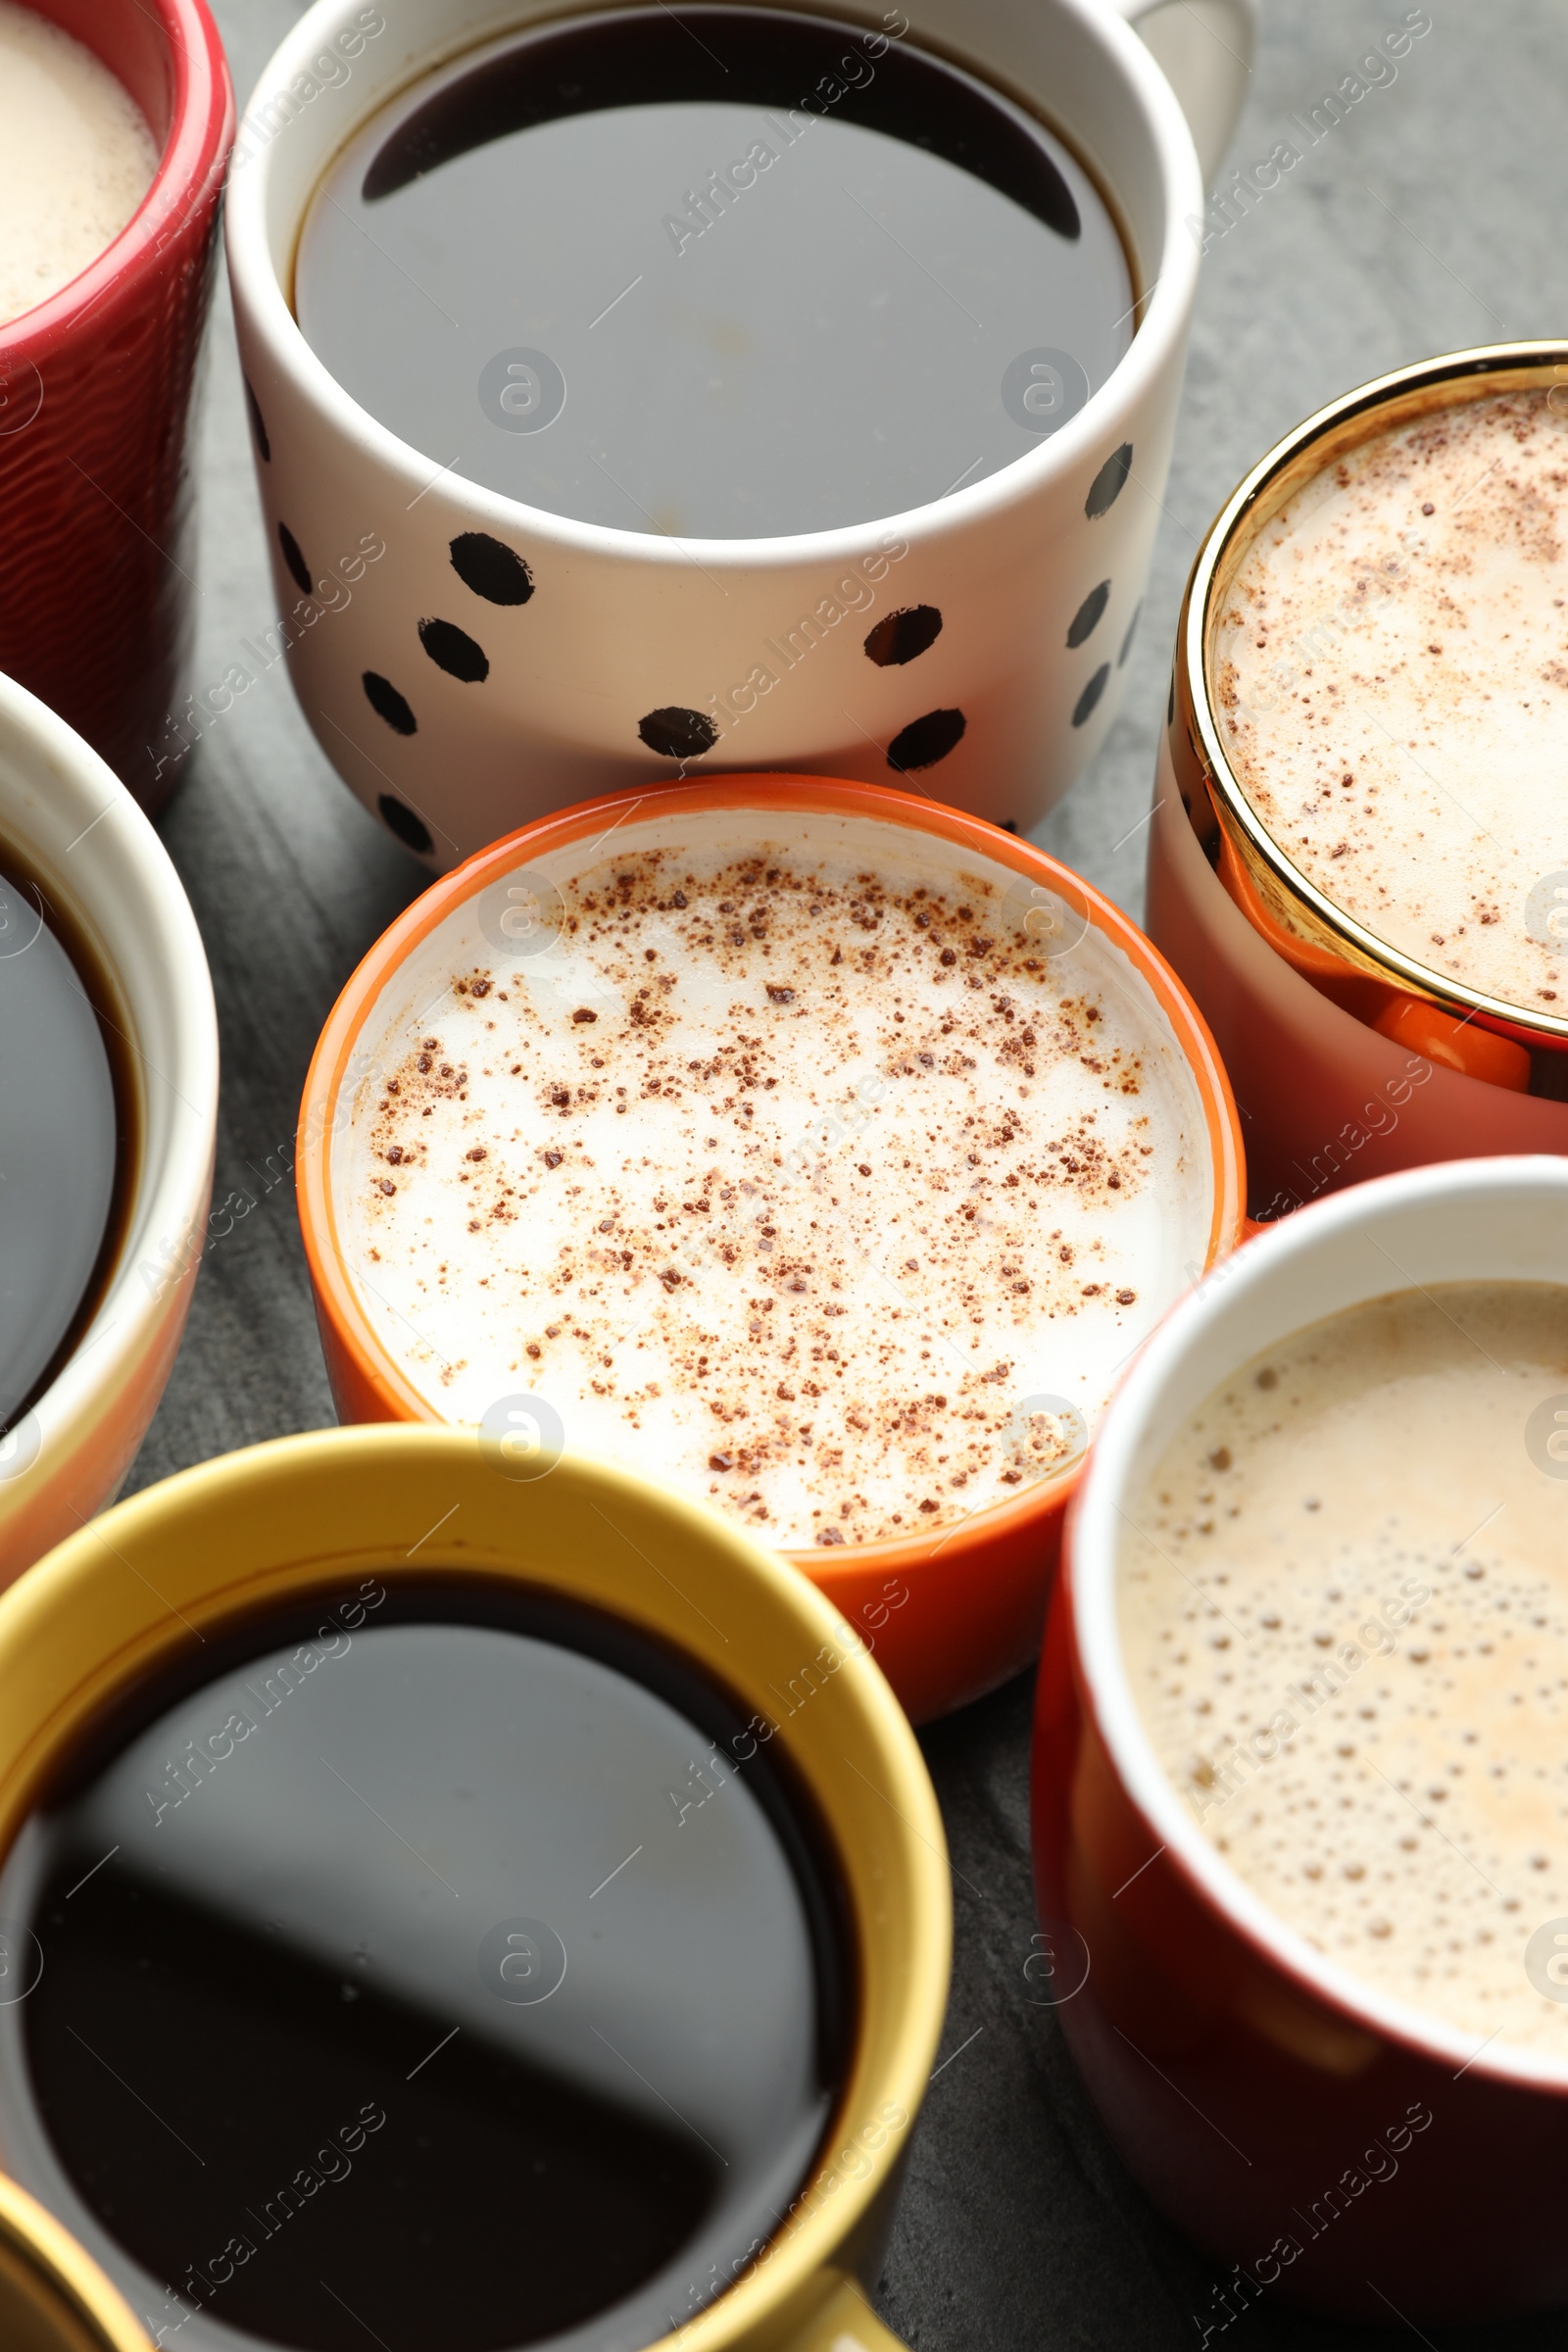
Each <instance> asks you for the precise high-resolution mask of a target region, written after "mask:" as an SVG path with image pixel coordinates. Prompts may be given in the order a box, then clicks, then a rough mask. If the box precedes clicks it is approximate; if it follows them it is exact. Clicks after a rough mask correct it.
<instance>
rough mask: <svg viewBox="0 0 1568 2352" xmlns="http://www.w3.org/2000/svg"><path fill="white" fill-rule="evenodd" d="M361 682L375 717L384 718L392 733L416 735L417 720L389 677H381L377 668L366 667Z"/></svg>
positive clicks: (417, 728)
mask: <svg viewBox="0 0 1568 2352" xmlns="http://www.w3.org/2000/svg"><path fill="white" fill-rule="evenodd" d="M363 684H364V687H365V699H366V701H367V702H368V704H369V706H370V709H371V710H372V711H374V712H375V715H376V717H377V718H384V719H385V720H386V723H387V725H388V726H389V727H390V728H391V729H392V732H393V733H394V735H417V733H418V731H419V722H418V720H417V718H416V717H415V715H414V712H413V711H411V710H410V709H409V706H408V704H407V703H406V702H405V701H404V699H403V697H402V695H401V694H399V692H398V690H397V688H396V687H395V686H394V685H393V683H392V681H391V679H390V678H383V677H382V675H381V673H380V671H379V670H377V669H368V670H367V671H366V673H365V677H364V680H363Z"/></svg>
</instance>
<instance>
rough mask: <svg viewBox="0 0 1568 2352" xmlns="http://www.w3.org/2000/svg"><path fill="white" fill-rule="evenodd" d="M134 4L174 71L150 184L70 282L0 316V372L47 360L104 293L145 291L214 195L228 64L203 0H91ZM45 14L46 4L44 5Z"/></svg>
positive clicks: (134, 296)
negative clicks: (13, 314) (14, 313)
mask: <svg viewBox="0 0 1568 2352" xmlns="http://www.w3.org/2000/svg"><path fill="white" fill-rule="evenodd" d="M95 4H96V5H97V6H98V7H99V8H107V7H112V6H119V7H122V8H123V9H125V10H127V11H128V10H129V9H130V8H132V7H134V8H135V9H136V10H137V11H138V13H139V14H141V15H142V16H144V17H150V18H151V19H152V20H153V22H154V23H155V24H156V25H157V26H158V28H159V30H160V32H161V33H162V34H163V38H164V43H165V47H166V49H167V51H168V54H169V59H170V63H171V66H172V73H173V93H172V101H171V106H170V123H169V130H168V132H167V134H166V136H165V138H164V141H163V147H162V151H161V153H160V155H159V159H158V169H157V170H156V172H154V173H153V177H152V183H151V185H150V186H149V188H148V190H147V193H146V195H145V196H144V197H143V198H142V200H141V203H140V204H139V205H138V206H137V208H136V210H135V212H134V213H133V214H132V215H131V217H130V219H129V220H128V221H126V223H125V225H124V227H123V229H122V230H121V231H120V234H119V235H118V236H117V237H116V238H114V240H113V241H112V243H110V244H108V245H106V246H105V248H104V250H103V252H102V253H100V254H98V255H97V256H96V258H95V259H94V260H93V261H91V262H89V263H88V265H87V267H86V269H85V270H81V271H80V272H79V274H78V275H77V276H75V277H73V279H72V280H71V281H70V283H69V284H68V285H64V286H62V287H60V288H59V290H58V291H57V292H56V293H53V294H51V295H49V296H48V297H47V298H46V299H45V300H44V301H43V302H40V303H37V304H35V305H34V306H33V308H32V309H31V310H26V311H23V312H22V313H21V314H20V316H19V317H17V318H15V319H9V320H7V321H6V322H5V323H3V324H0V374H3V373H4V372H5V371H6V370H7V369H8V368H14V367H17V366H19V365H22V366H25V365H27V364H29V363H30V364H32V365H36V364H37V362H39V361H40V360H49V359H52V358H53V357H54V356H55V354H56V353H57V352H58V351H59V350H60V348H61V347H62V345H66V344H69V343H70V341H71V340H72V338H73V333H74V330H75V328H76V326H77V324H78V322H79V321H82V320H85V319H87V318H88V317H89V316H90V315H91V314H92V313H93V312H94V311H95V310H96V309H97V308H98V306H99V304H100V303H101V302H103V300H104V299H105V298H106V297H107V296H114V297H115V299H116V301H117V302H124V301H127V300H129V301H135V300H141V299H145V298H146V291H147V288H148V287H149V285H150V283H151V281H153V280H154V279H155V278H156V277H157V276H158V274H159V272H160V270H161V269H162V267H163V264H164V256H165V254H166V253H167V252H168V251H169V249H170V247H171V246H172V245H173V244H175V243H176V242H177V240H178V239H179V237H180V235H181V233H182V231H183V230H184V228H185V226H186V224H187V222H188V221H190V220H191V219H192V217H193V216H194V215H195V214H197V213H199V212H200V210H201V208H202V206H203V203H204V202H205V200H206V199H207V197H208V196H209V195H210V194H211V195H216V194H217V191H218V188H219V186H220V184H221V179H222V175H223V172H224V168H225V166H226V164H227V160H228V150H229V147H230V144H231V143H232V140H233V136H234V93H233V89H232V86H231V84H230V81H229V75H228V63H227V60H226V58H225V56H224V52H223V44H222V41H221V38H220V36H219V32H218V27H217V25H215V24H214V22H213V19H212V16H211V14H210V13H209V11H208V8H207V5H206V0H95ZM43 14H44V15H45V18H46V20H47V21H49V22H52V21H53V20H52V19H50V18H49V17H48V10H47V6H46V5H45V6H44V7H43Z"/></svg>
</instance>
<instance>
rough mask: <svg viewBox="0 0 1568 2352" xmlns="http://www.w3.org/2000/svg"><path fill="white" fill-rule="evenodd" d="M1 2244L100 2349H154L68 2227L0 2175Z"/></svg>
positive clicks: (110, 2351)
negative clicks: (49, 2291)
mask: <svg viewBox="0 0 1568 2352" xmlns="http://www.w3.org/2000/svg"><path fill="white" fill-rule="evenodd" d="M0 2244H4V2245H5V2246H6V2247H7V2248H9V2250H10V2251H11V2252H12V2253H13V2254H14V2255H15V2256H17V2257H18V2258H19V2259H20V2260H21V2261H22V2262H23V2263H24V2264H25V2267H26V2268H27V2269H28V2270H30V2271H32V2272H33V2273H35V2274H36V2276H37V2277H38V2278H41V2279H42V2280H44V2282H45V2283H46V2285H47V2286H48V2287H49V2289H50V2290H51V2292H52V2294H53V2296H54V2297H55V2298H56V2299H57V2300H58V2302H59V2303H60V2304H61V2305H63V2306H64V2308H65V2310H66V2311H68V2312H69V2313H70V2316H71V2318H72V2319H73V2321H74V2322H75V2324H76V2326H77V2327H80V2328H83V2329H85V2330H86V2332H87V2333H88V2334H89V2335H90V2336H91V2338H92V2340H93V2342H94V2344H95V2345H97V2346H100V2347H101V2348H102V2352H153V2348H152V2345H151V2344H150V2342H149V2340H148V2338H147V2336H146V2334H145V2332H144V2331H143V2329H142V2327H141V2324H140V2322H139V2321H138V2320H137V2318H136V2316H135V2314H134V2312H132V2310H131V2308H130V2306H129V2304H128V2303H127V2302H126V2301H125V2299H124V2297H123V2295H122V2294H121V2292H120V2289H119V2288H118V2287H117V2286H115V2285H114V2284H113V2283H112V2282H111V2281H110V2280H109V2279H108V2278H105V2276H104V2274H103V2272H102V2271H101V2270H100V2269H99V2267H98V2265H97V2264H96V2263H95V2262H94V2261H93V2259H92V2257H91V2255H90V2254H88V2253H87V2252H86V2250H85V2248H83V2247H82V2246H79V2245H78V2244H77V2243H76V2240H75V2239H74V2238H73V2236H72V2234H71V2232H70V2230H69V2229H64V2228H63V2227H62V2226H61V2224H60V2223H59V2222H57V2221H56V2220H55V2217H54V2215H53V2214H52V2213H50V2212H49V2210H48V2208H47V2207H46V2206H43V2205H40V2204H39V2202H38V2200H37V2198H36V2197H32V2196H29V2195H28V2193H27V2191H26V2190H25V2188H23V2187H21V2186H20V2185H19V2183H18V2182H17V2181H15V2180H7V2179H6V2178H5V2177H4V2176H3V2175H0Z"/></svg>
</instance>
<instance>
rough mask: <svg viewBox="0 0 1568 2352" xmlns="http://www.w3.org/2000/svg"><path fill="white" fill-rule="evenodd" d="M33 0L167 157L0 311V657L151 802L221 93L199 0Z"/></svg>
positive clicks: (176, 626)
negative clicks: (103, 237) (98, 241)
mask: <svg viewBox="0 0 1568 2352" xmlns="http://www.w3.org/2000/svg"><path fill="white" fill-rule="evenodd" d="M27 5H28V7H29V8H30V9H31V11H32V13H33V14H34V15H36V16H39V17H41V18H43V19H44V20H45V21H46V22H47V23H49V24H51V25H57V26H59V28H60V29H61V31H63V32H65V33H67V34H69V35H70V36H71V37H72V38H73V40H75V41H78V42H80V43H82V44H83V45H84V46H85V47H86V48H87V49H88V50H89V51H90V52H91V53H92V55H93V56H94V57H95V58H97V59H98V60H99V61H100V62H101V63H102V64H103V65H104V66H106V67H107V68H108V69H109V71H110V72H111V73H113V74H114V75H115V76H116V78H117V79H118V80H119V81H120V82H121V83H122V84H123V87H124V89H125V90H126V91H127V92H128V93H129V96H130V98H131V99H132V100H133V102H134V104H135V106H136V107H137V108H138V109H139V111H140V113H141V114H142V116H143V117H144V118H145V120H146V123H147V126H148V128H149V129H150V131H151V132H152V135H153V139H154V142H155V143H156V146H157V149H158V159H159V160H158V166H157V170H156V172H155V173H154V176H153V180H152V184H151V186H150V187H149V189H148V190H147V193H146V195H145V197H144V198H143V200H142V202H141V204H140V206H139V207H138V209H137V210H136V212H135V213H134V215H133V216H132V218H131V219H130V221H128V222H127V223H126V225H125V226H124V228H123V229H122V230H121V232H120V234H119V235H118V236H117V237H115V238H114V240H113V242H112V243H111V244H109V245H108V246H107V247H106V248H105V250H104V251H103V252H101V253H99V254H98V256H97V257H96V259H95V260H93V261H91V262H90V263H89V264H88V266H87V267H86V268H85V269H84V270H82V271H81V272H80V274H79V275H78V276H76V277H74V278H73V279H72V280H71V282H70V283H69V284H67V285H65V286H62V287H61V288H60V289H59V291H58V292H56V293H53V294H51V295H49V296H47V297H46V299H45V300H43V301H41V302H39V303H37V304H36V305H35V306H34V307H33V308H31V309H30V310H26V311H24V312H22V313H21V315H20V316H19V317H17V318H14V319H10V320H9V321H8V322H7V323H5V324H4V325H0V513H3V514H4V515H5V526H6V527H5V536H4V542H3V545H0V670H4V671H6V672H8V673H9V674H10V675H11V676H12V677H14V678H16V679H17V680H18V681H19V682H20V683H21V684H22V685H24V686H25V687H26V688H28V690H29V691H30V692H31V693H33V694H35V695H37V696H38V697H39V699H40V700H41V701H43V702H45V703H47V704H49V706H50V707H51V708H52V709H53V710H55V711H59V713H60V715H61V716H62V717H63V718H65V719H66V720H67V721H68V722H69V724H70V725H71V726H73V728H74V729H75V730H76V732H77V733H78V734H80V735H82V736H84V737H85V738H86V740H87V742H88V743H90V744H91V745H92V747H93V749H94V750H95V751H96V752H98V753H99V754H100V755H101V757H102V758H103V759H105V760H107V761H108V762H109V764H110V766H111V767H113V768H114V769H115V771H116V773H117V774H118V775H120V776H121V777H122V778H123V781H124V782H125V783H126V784H127V785H129V787H130V789H131V790H132V792H134V793H135V795H136V797H137V798H138V799H139V800H140V801H141V802H142V803H143V804H144V806H149V807H151V806H155V805H156V803H157V802H158V801H159V800H161V799H162V798H163V797H164V794H165V793H166V792H167V790H168V786H169V781H170V778H169V777H168V775H165V776H163V777H162V778H160V776H159V774H158V773H157V770H156V756H154V757H149V751H148V747H149V745H157V744H158V743H159V741H160V740H161V738H162V737H163V736H164V735H165V733H166V731H167V727H168V722H169V719H170V717H171V715H172V714H176V713H177V706H178V702H179V697H180V694H181V692H182V690H183V669H184V664H185V662H186V659H187V655H188V651H189V644H190V636H191V625H192V598H193V595H194V583H193V581H192V577H191V574H192V570H193V568H194V557H193V551H192V548H191V545H190V530H189V524H190V515H191V481H190V468H189V456H188V448H187V442H188V432H189V422H190V414H191V403H192V392H193V386H194V382H195V375H196V361H197V354H198V351H199V349H200V344H201V337H202V328H203V325H204V322H205V320H206V317H207V305H208V296H209V292H210V289H211V283H212V241H213V230H214V226H215V224H216V221H217V215H218V200H219V195H220V192H221V186H222V178H223V171H224V166H225V164H226V161H227V157H228V151H229V147H230V145H231V143H232V139H233V133H234V99H233V92H232V89H231V88H230V85H229V77H228V68H227V65H226V64H225V62H224V57H223V49H222V43H221V41H220V39H219V36H218V31H217V27H216V26H215V25H214V24H213V20H212V18H211V16H210V15H209V14H208V11H207V9H206V7H205V6H204V5H203V0H27Z"/></svg>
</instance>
